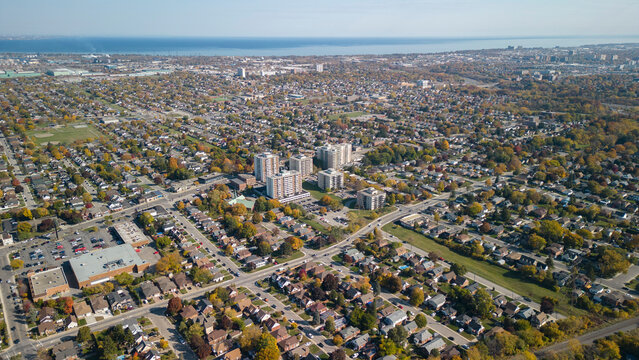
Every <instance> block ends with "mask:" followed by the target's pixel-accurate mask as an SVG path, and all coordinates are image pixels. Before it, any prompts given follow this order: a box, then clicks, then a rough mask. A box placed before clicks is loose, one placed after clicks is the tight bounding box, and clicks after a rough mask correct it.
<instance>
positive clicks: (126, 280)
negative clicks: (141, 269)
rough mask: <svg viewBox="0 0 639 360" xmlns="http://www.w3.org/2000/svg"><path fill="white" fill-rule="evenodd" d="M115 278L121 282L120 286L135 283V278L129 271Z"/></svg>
mask: <svg viewBox="0 0 639 360" xmlns="http://www.w3.org/2000/svg"><path fill="white" fill-rule="evenodd" d="M114 278H115V280H116V281H117V282H118V284H120V286H128V285H131V284H132V283H133V280H135V279H134V278H133V276H132V275H131V274H129V273H121V274H118V275H116V276H115V277H114Z"/></svg>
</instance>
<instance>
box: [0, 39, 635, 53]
mask: <svg viewBox="0 0 639 360" xmlns="http://www.w3.org/2000/svg"><path fill="white" fill-rule="evenodd" d="M633 43H639V35H636V36H635V35H632V36H599V37H596V36H595V37H579V36H561V37H503V38H496V37H492V38H491V37H476V38H470V37H469V38H454V37H449V38H372V37H371V38H274V37H271V38H258V37H235V38H231V37H227V38H194V37H188V38H187V37H183V38H179V37H174V38H169V37H164V38H162V37H147V38H144V37H135V38H134V37H130V38H127V37H49V38H44V37H35V38H26V37H5V38H0V53H42V54H129V55H174V56H337V55H382V54H383V55H388V54H412V53H441V52H451V51H467V50H488V49H500V48H506V47H508V46H521V47H524V48H551V47H579V46H588V45H591V46H599V45H604V44H606V45H613V44H614V45H619V46H622V45H623V44H633Z"/></svg>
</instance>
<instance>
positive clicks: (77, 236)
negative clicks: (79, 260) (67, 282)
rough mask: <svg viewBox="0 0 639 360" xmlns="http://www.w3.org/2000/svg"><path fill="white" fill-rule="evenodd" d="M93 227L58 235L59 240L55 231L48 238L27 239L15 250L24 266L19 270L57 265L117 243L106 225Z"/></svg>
mask: <svg viewBox="0 0 639 360" xmlns="http://www.w3.org/2000/svg"><path fill="white" fill-rule="evenodd" d="M94 229H95V231H87V230H82V231H76V232H74V233H72V234H70V235H65V236H64V237H62V236H60V240H59V241H58V240H56V237H55V233H51V234H50V236H49V238H44V237H39V238H35V239H33V240H31V241H29V242H28V243H26V246H25V247H24V248H21V249H20V250H18V251H17V253H18V254H19V255H18V256H19V258H20V259H21V260H22V261H24V267H23V268H22V269H20V270H19V272H20V273H22V274H26V273H28V272H30V271H38V270H41V269H43V268H47V267H54V266H59V265H61V264H62V263H63V262H64V261H67V260H68V259H69V258H71V257H74V256H77V255H81V254H85V253H88V252H89V251H93V250H97V249H101V248H107V247H111V246H115V245H117V244H118V243H119V240H116V239H114V237H113V235H112V234H111V232H110V231H109V228H108V227H106V226H104V225H100V226H97V227H96V228H94ZM15 254H16V252H13V253H12V255H11V257H12V258H15Z"/></svg>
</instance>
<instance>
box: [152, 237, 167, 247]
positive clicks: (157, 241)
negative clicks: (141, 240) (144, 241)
mask: <svg viewBox="0 0 639 360" xmlns="http://www.w3.org/2000/svg"><path fill="white" fill-rule="evenodd" d="M155 245H157V247H158V249H164V248H166V247H167V246H169V245H171V238H170V237H168V236H160V237H158V238H157V239H155Z"/></svg>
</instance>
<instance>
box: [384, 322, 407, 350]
mask: <svg viewBox="0 0 639 360" xmlns="http://www.w3.org/2000/svg"><path fill="white" fill-rule="evenodd" d="M407 337H408V331H406V329H405V328H404V327H403V326H401V325H398V326H395V327H394V328H392V329H390V330H389V331H388V338H389V339H391V340H393V342H394V343H395V344H397V345H398V346H401V344H402V343H403V342H404V341H405V340H406V338H407Z"/></svg>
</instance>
